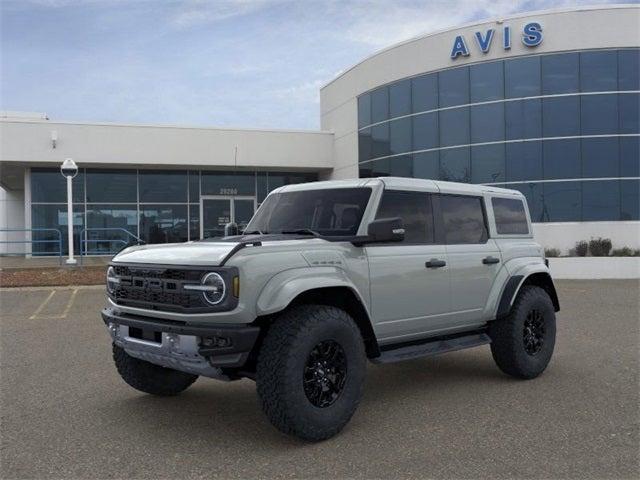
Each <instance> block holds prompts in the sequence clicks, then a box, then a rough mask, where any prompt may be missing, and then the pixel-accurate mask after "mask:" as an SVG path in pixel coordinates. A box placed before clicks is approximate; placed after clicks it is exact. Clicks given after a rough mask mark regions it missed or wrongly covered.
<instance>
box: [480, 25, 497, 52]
mask: <svg viewBox="0 0 640 480" xmlns="http://www.w3.org/2000/svg"><path fill="white" fill-rule="evenodd" d="M493 32H495V30H494V29H493V28H490V29H489V30H487V33H486V35H485V36H484V38H483V37H482V32H476V40H477V41H478V46H479V47H480V50H482V53H487V52H488V51H489V48H490V47H491V40H493Z"/></svg>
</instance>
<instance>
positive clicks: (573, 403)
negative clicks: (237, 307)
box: [0, 281, 640, 479]
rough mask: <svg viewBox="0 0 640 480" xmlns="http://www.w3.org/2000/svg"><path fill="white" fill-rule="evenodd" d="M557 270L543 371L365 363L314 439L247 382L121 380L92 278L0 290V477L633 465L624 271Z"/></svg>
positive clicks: (633, 394) (632, 296) (634, 383)
mask: <svg viewBox="0 0 640 480" xmlns="http://www.w3.org/2000/svg"><path fill="white" fill-rule="evenodd" d="M557 283H558V287H559V294H560V301H561V304H562V307H563V309H562V311H561V312H560V315H559V328H558V342H557V345H556V353H555V356H554V359H553V360H552V363H551V365H550V367H549V369H548V370H547V371H546V372H545V374H543V376H541V377H540V378H538V379H536V380H533V381H528V382H522V381H516V380H512V379H510V378H508V377H506V376H504V375H503V374H501V373H500V372H499V371H498V369H497V368H496V367H495V365H494V363H493V360H492V358H491V354H490V352H489V349H488V348H487V347H480V348H476V349H473V350H468V351H463V352H457V353H450V354H446V355H443V356H440V357H434V358H429V359H419V360H413V361H409V362H405V363H398V364H392V365H386V366H374V365H372V366H371V367H370V369H369V372H368V377H367V384H366V391H365V397H364V400H363V402H362V404H361V405H360V408H359V410H358V411H357V412H356V415H355V416H354V418H353V419H352V421H351V423H350V424H349V425H348V426H347V427H346V429H345V430H344V431H343V433H342V434H340V435H339V436H337V437H336V438H333V439H331V440H329V441H326V442H323V443H320V444H306V443H302V442H300V441H298V440H296V439H293V438H288V437H285V436H283V435H281V434H280V433H278V432H277V431H276V430H275V429H273V428H272V427H271V425H270V424H269V423H268V422H267V420H266V419H265V417H264V416H263V415H262V413H261V411H260V409H259V407H258V404H257V400H256V394H255V385H254V383H253V382H251V381H249V380H242V381H239V382H234V383H220V382H216V381H213V380H207V379H200V380H198V381H197V382H196V383H195V385H193V386H192V387H191V388H190V389H189V390H187V391H186V392H185V393H183V394H182V395H180V396H178V397H173V398H154V397H152V396H147V395H144V394H141V393H139V392H137V391H135V390H133V389H131V388H130V387H128V386H127V385H126V384H124V382H122V381H121V379H120V378H119V377H118V375H117V373H116V371H115V369H114V367H113V364H112V361H111V348H110V344H109V339H108V336H107V333H106V331H105V329H104V327H103V325H102V322H101V320H100V318H99V310H100V308H101V307H102V305H103V303H104V295H103V290H102V288H95V287H89V288H73V287H71V288H65V289H51V288H43V289H14V290H8V289H7V290H3V291H0V302H1V303H0V308H1V312H2V323H1V328H2V332H1V333H2V334H1V350H0V353H1V355H0V369H1V370H0V373H1V395H2V397H1V399H2V405H1V406H2V408H1V415H2V417H1V418H2V424H1V429H2V435H1V437H2V438H1V451H0V452H1V471H0V477H1V478H3V479H11V478H169V477H172V478H254V477H263V478H276V477H278V478H281V477H287V478H289V477H290V478H300V477H304V478H310V477H315V478H336V477H338V478H344V477H349V478H425V477H430V478H513V477H518V478H581V479H583V478H638V475H639V472H640V467H639V465H640V464H639V457H638V451H639V450H638V448H639V442H640V440H639V435H638V433H639V420H638V419H639V417H638V409H639V393H638V385H639V383H638V381H639V377H638V370H639V369H638V367H639V364H638V351H639V350H638V347H639V345H638V344H639V338H640V337H639V325H638V317H639V311H640V304H639V292H640V289H639V287H640V284H639V283H638V282H637V281H559V282H557ZM52 292H53V293H52Z"/></svg>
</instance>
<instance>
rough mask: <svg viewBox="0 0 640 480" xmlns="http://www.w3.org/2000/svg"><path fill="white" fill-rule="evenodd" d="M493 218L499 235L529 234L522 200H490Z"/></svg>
mask: <svg viewBox="0 0 640 480" xmlns="http://www.w3.org/2000/svg"><path fill="white" fill-rule="evenodd" d="M491 205H492V206H493V216H494V217H495V219H496V230H497V232H498V233H499V234H501V235H518V234H527V233H529V226H528V225H527V214H526V213H525V211H524V204H523V203H522V200H515V199H511V198H492V199H491Z"/></svg>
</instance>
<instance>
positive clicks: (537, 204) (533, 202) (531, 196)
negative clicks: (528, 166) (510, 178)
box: [507, 183, 546, 223]
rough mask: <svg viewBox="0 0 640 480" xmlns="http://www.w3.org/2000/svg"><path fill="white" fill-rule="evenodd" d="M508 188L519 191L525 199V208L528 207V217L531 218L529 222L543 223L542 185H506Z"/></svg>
mask: <svg viewBox="0 0 640 480" xmlns="http://www.w3.org/2000/svg"><path fill="white" fill-rule="evenodd" d="M507 187H508V188H512V189H513V190H518V191H520V192H521V193H522V194H523V195H524V196H525V198H526V199H527V206H528V207H529V215H530V216H531V222H537V223H539V222H544V221H546V220H544V218H543V213H542V212H543V205H542V192H543V189H542V187H543V184H542V183H514V184H512V185H507Z"/></svg>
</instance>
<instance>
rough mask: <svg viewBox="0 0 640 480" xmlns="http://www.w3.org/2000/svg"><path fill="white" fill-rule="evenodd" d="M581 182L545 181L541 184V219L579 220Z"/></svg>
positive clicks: (554, 220)
mask: <svg viewBox="0 0 640 480" xmlns="http://www.w3.org/2000/svg"><path fill="white" fill-rule="evenodd" d="M580 183H581V182H546V183H545V184H544V185H543V197H542V199H543V205H542V213H541V216H542V221H544V222H579V221H580V218H581V208H582V194H581V188H580Z"/></svg>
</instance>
